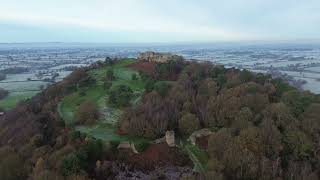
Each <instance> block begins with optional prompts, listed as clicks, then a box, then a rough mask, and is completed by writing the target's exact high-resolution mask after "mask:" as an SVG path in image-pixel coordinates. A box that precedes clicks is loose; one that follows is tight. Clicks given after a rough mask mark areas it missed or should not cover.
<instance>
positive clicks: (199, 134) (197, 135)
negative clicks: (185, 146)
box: [188, 129, 212, 145]
mask: <svg viewBox="0 0 320 180" xmlns="http://www.w3.org/2000/svg"><path fill="white" fill-rule="evenodd" d="M211 134H212V132H211V131H210V130H209V129H200V130H198V131H195V132H193V133H192V134H191V136H190V137H189V139H188V140H189V141H190V142H191V144H193V145H196V142H197V139H199V138H202V137H206V136H209V135H211Z"/></svg>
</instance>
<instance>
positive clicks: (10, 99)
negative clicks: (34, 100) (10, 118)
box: [0, 91, 38, 110]
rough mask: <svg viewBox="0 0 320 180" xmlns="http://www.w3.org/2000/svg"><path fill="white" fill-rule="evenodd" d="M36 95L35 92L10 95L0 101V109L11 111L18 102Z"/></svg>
mask: <svg viewBox="0 0 320 180" xmlns="http://www.w3.org/2000/svg"><path fill="white" fill-rule="evenodd" d="M37 93H38V92H37V91H32V92H31V91H30V92H17V93H16V92H15V93H10V94H9V95H8V96H7V97H5V98H4V99H2V100H0V108H3V109H4V110H9V109H12V108H14V107H15V106H16V105H17V103H18V102H20V101H23V100H27V99H29V98H31V97H32V96H34V95H36V94H37Z"/></svg>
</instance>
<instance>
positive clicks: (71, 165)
mask: <svg viewBox="0 0 320 180" xmlns="http://www.w3.org/2000/svg"><path fill="white" fill-rule="evenodd" d="M81 168H82V167H81V160H80V159H79V157H78V156H77V155H76V154H75V153H71V154H69V155H67V156H65V157H64V158H63V159H62V161H61V163H60V166H59V171H60V173H61V175H63V176H70V175H73V174H77V173H79V172H80V170H81Z"/></svg>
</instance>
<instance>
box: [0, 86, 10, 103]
mask: <svg viewBox="0 0 320 180" xmlns="http://www.w3.org/2000/svg"><path fill="white" fill-rule="evenodd" d="M8 94H9V92H8V91H7V90H5V89H2V88H0V100H1V99H4V98H5V97H7V96H8Z"/></svg>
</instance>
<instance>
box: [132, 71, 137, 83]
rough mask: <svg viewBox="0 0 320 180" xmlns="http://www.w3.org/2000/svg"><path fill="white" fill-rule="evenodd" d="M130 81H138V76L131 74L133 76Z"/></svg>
mask: <svg viewBox="0 0 320 180" xmlns="http://www.w3.org/2000/svg"><path fill="white" fill-rule="evenodd" d="M131 80H132V81H136V80H138V76H137V74H136V73H133V74H132V75H131Z"/></svg>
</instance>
